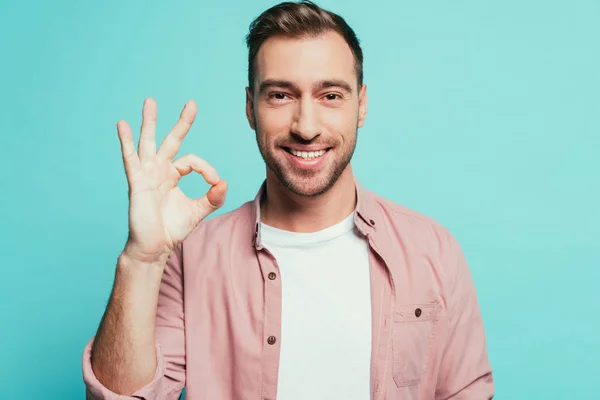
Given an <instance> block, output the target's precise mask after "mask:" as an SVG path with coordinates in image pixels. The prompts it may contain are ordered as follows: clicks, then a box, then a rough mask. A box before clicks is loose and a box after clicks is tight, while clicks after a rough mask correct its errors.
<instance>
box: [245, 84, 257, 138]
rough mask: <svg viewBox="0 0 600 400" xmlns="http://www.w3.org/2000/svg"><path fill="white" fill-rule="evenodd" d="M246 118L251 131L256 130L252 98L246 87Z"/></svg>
mask: <svg viewBox="0 0 600 400" xmlns="http://www.w3.org/2000/svg"><path fill="white" fill-rule="evenodd" d="M246 118H247V119H248V124H250V128H252V130H254V131H255V130H256V121H255V120H254V96H253V95H252V91H251V90H250V88H249V87H246Z"/></svg>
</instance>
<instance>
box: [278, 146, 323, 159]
mask: <svg viewBox="0 0 600 400" xmlns="http://www.w3.org/2000/svg"><path fill="white" fill-rule="evenodd" d="M283 149H284V150H285V151H287V152H288V153H289V154H291V155H293V156H294V157H297V158H299V159H302V160H306V161H312V160H315V159H317V158H321V157H323V156H324V155H325V154H326V153H327V152H328V151H329V150H330V149H331V147H330V148H327V149H321V150H315V151H303V150H296V149H292V148H289V147H284V148H283Z"/></svg>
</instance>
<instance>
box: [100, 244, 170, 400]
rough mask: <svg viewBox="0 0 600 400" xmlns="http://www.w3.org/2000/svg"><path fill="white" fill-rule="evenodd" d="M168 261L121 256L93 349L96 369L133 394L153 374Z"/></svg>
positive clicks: (115, 387)
mask: <svg viewBox="0 0 600 400" xmlns="http://www.w3.org/2000/svg"><path fill="white" fill-rule="evenodd" d="M165 261H166V259H165V260H164V261H163V260H161V261H159V262H157V263H153V264H150V263H140V262H135V261H133V260H131V259H130V258H128V257H127V256H126V255H124V254H122V255H121V256H120V257H119V261H118V263H117V269H116V274H115V282H114V286H113V291H112V294H111V298H110V301H109V303H108V306H107V308H106V311H105V313H104V316H103V318H102V322H101V323H100V327H99V329H98V332H97V334H96V338H95V340H94V345H93V347H92V355H91V362H92V369H93V371H94V374H95V375H96V377H97V378H98V380H99V381H100V382H101V383H102V384H103V385H104V386H105V387H106V388H108V389H109V390H111V391H113V392H115V393H119V394H123V395H130V394H132V393H133V392H135V391H136V390H138V389H140V388H141V387H143V386H144V385H146V384H147V383H149V382H150V381H151V380H152V378H153V376H154V373H155V370H156V365H157V359H156V342H155V322H156V307H157V301H158V292H159V286H160V282H161V277H162V273H163V269H164V263H165Z"/></svg>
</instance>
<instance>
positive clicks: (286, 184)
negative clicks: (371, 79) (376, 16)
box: [246, 32, 367, 232]
mask: <svg viewBox="0 0 600 400" xmlns="http://www.w3.org/2000/svg"><path fill="white" fill-rule="evenodd" d="M325 82H328V84H324V83H325ZM366 115H367V91H366V85H364V84H363V85H362V86H361V87H360V88H359V87H358V82H357V77H356V71H355V69H354V57H353V54H352V52H351V50H350V47H349V46H348V44H347V43H346V42H345V41H344V39H343V38H342V36H340V35H339V34H337V33H335V32H326V33H324V34H322V35H320V36H318V37H310V38H305V39H296V38H287V37H272V38H269V39H268V40H266V41H265V42H264V43H263V45H262V46H261V48H260V50H259V51H258V54H257V56H256V76H255V80H254V85H253V88H252V90H251V89H250V88H246V116H247V118H248V123H249V124H250V127H251V128H252V129H253V130H254V131H255V133H256V140H257V143H258V147H259V149H260V152H261V155H262V156H263V159H264V160H265V164H266V171H267V173H266V175H267V196H266V199H265V200H264V201H263V203H262V205H261V209H262V210H261V212H262V218H263V221H264V222H265V223H266V224H268V225H271V226H274V227H276V228H280V229H286V230H290V231H296V232H314V231H318V230H320V229H324V228H326V227H328V226H331V225H333V224H335V223H337V222H339V221H341V220H342V219H344V218H345V217H346V216H348V215H349V214H350V213H351V212H352V210H353V209H354V207H355V192H354V191H355V187H354V178H353V173H352V167H351V165H350V159H351V158H352V154H353V152H354V149H355V146H356V137H357V130H358V128H360V127H362V126H363V124H364V122H365V118H366ZM302 146H317V147H328V148H329V150H328V154H327V155H326V156H325V157H326V158H325V160H324V162H323V163H322V165H320V166H319V168H317V169H315V170H305V169H302V168H298V167H297V166H296V165H294V164H293V163H292V162H290V158H289V156H288V154H286V153H287V151H286V149H285V148H289V147H292V148H294V147H296V148H301V147H302Z"/></svg>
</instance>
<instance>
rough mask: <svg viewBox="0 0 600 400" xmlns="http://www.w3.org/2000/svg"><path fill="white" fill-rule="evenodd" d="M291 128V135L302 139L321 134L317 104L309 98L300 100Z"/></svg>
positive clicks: (305, 139) (312, 137)
mask: <svg viewBox="0 0 600 400" xmlns="http://www.w3.org/2000/svg"><path fill="white" fill-rule="evenodd" d="M291 130H292V134H293V135H296V136H299V137H300V138H302V139H303V140H304V141H310V140H312V139H314V138H315V137H317V136H319V135H320V134H321V124H320V122H319V115H318V110H317V105H316V104H314V102H313V100H312V99H311V98H304V99H302V100H301V101H300V103H299V106H298V109H297V111H296V115H295V118H294V123H293V124H292V128H291Z"/></svg>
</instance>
